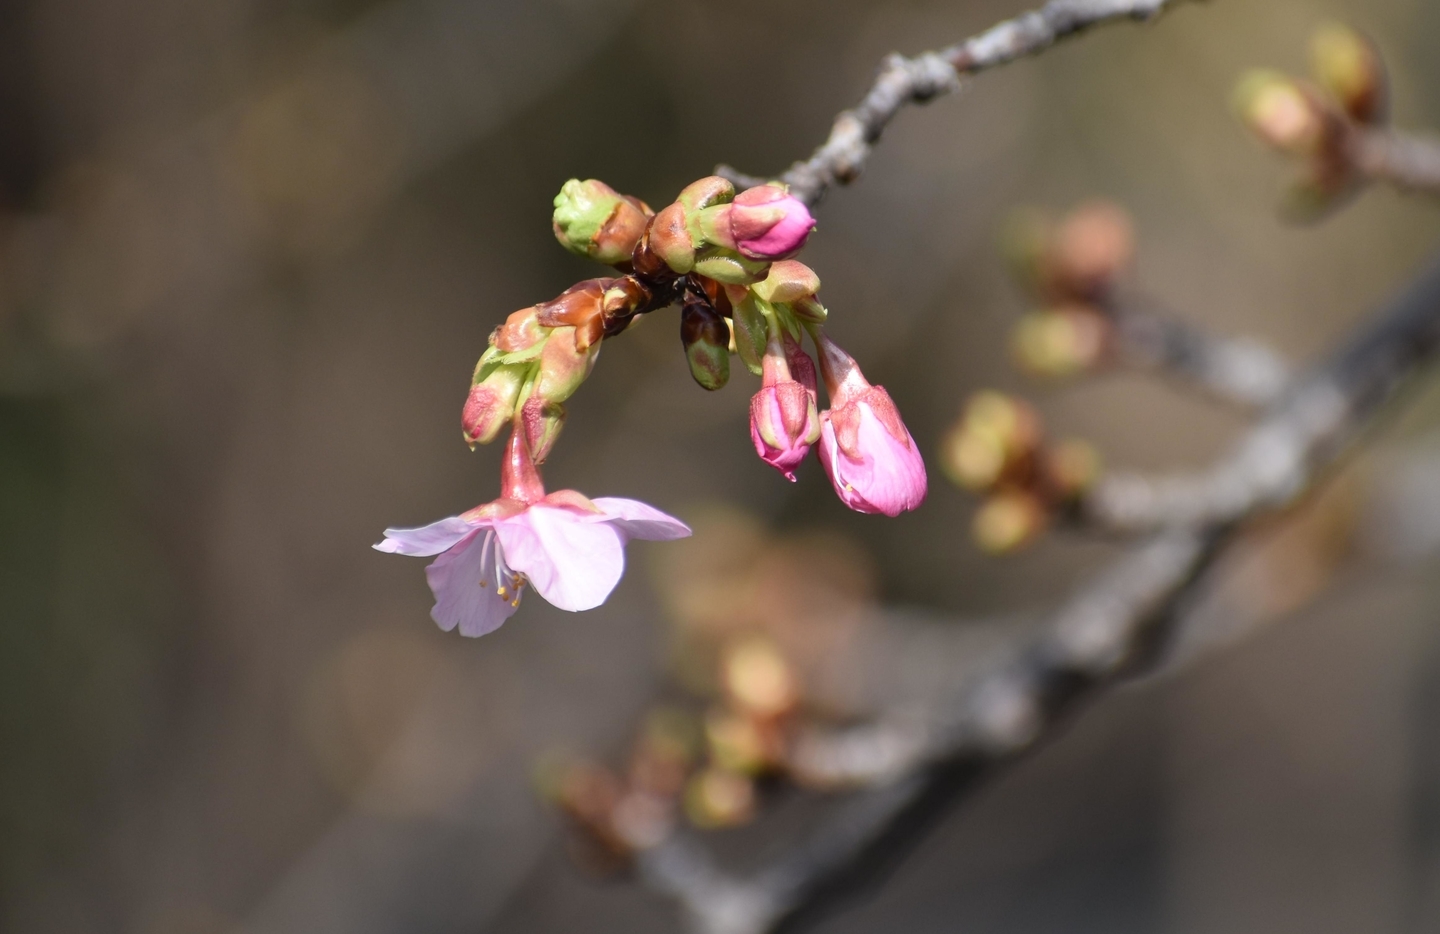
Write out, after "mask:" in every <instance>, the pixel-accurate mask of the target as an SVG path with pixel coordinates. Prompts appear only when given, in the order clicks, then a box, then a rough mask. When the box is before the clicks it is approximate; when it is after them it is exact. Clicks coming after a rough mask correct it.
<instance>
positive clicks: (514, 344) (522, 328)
mask: <svg viewBox="0 0 1440 934" xmlns="http://www.w3.org/2000/svg"><path fill="white" fill-rule="evenodd" d="M537 309H538V306H534V305H532V306H531V307H529V308H522V309H520V310H519V311H517V312H514V313H513V314H511V315H510V317H508V318H506V319H505V323H504V324H502V325H500V326H499V327H498V328H496V329H495V333H494V334H492V335H490V343H491V344H493V345H494V346H496V347H498V348H500V350H501V351H502V352H504V353H519V352H520V351H522V350H529V349H530V348H531V347H534V346H535V345H536V344H538V343H540V342H541V341H542V340H544V339H545V335H546V334H547V333H549V329H548V328H546V327H544V326H542V325H541V324H540V320H539V317H538V314H537Z"/></svg>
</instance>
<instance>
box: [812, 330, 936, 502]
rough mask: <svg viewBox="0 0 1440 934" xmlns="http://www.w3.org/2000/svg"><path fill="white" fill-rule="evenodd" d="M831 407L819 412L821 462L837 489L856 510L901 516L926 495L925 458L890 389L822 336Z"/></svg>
mask: <svg viewBox="0 0 1440 934" xmlns="http://www.w3.org/2000/svg"><path fill="white" fill-rule="evenodd" d="M818 343H819V345H820V367H821V371H822V372H823V373H824V375H825V386H826V389H827V390H828V392H829V393H830V404H831V408H830V410H828V411H826V412H822V413H821V414H820V462H821V463H822V464H824V466H825V471H826V473H828V474H829V475H830V483H831V485H832V486H834V488H835V493H836V495H837V496H839V497H840V499H841V501H842V502H844V503H845V505H847V506H849V507H850V508H851V509H853V510H855V511H856V512H866V513H882V514H884V515H887V516H898V515H899V514H900V513H902V512H906V511H908V510H911V509H915V508H917V507H919V505H920V504H921V503H922V502H924V500H925V492H926V488H927V479H926V476H925V461H924V458H922V457H921V456H920V449H919V447H918V446H917V445H916V444H915V439H914V438H913V437H911V435H910V431H909V429H907V428H906V427H905V423H904V422H903V421H901V420H900V411H899V409H897V408H896V407H895V403H894V402H893V401H892V400H891V399H890V394H889V393H887V392H886V391H885V390H884V389H883V388H882V387H880V386H872V385H870V383H869V382H867V381H866V379H865V376H864V374H862V373H861V372H860V367H859V366H858V365H857V364H856V363H855V361H854V359H853V358H851V357H850V355H849V354H847V353H845V352H844V351H843V350H841V349H840V348H839V347H837V346H836V345H835V343H834V342H833V341H831V340H830V339H829V338H827V337H825V336H824V335H823V334H821V335H819V339H818Z"/></svg>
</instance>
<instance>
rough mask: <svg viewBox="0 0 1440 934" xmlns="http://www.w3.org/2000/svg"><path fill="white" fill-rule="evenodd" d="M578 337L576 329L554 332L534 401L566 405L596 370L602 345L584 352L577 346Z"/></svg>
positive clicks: (547, 343)
mask: <svg viewBox="0 0 1440 934" xmlns="http://www.w3.org/2000/svg"><path fill="white" fill-rule="evenodd" d="M578 337H579V334H578V332H577V330H576V329H575V328H569V327H561V328H556V329H555V330H553V331H551V332H550V336H549V337H548V338H547V339H546V341H545V349H544V350H542V351H541V352H540V375H539V377H538V378H537V379H536V381H535V390H534V393H533V395H532V396H531V398H532V399H537V398H538V399H541V400H543V401H545V402H564V401H565V400H566V399H568V398H570V397H571V396H572V395H574V394H575V390H577V389H579V388H580V384H581V383H583V382H585V379H586V377H588V376H589V375H590V371H591V370H592V369H594V368H595V358H596V357H598V356H599V355H600V345H599V344H595V345H593V346H590V347H587V348H583V349H582V348H580V347H578V346H576V345H577V343H578Z"/></svg>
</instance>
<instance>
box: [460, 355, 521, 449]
mask: <svg viewBox="0 0 1440 934" xmlns="http://www.w3.org/2000/svg"><path fill="white" fill-rule="evenodd" d="M489 356H490V354H489V353H487V354H486V357H489ZM487 370H488V373H487V372H486V371H487ZM527 370H528V367H526V366H524V365H519V366H506V365H503V364H502V365H500V366H487V361H486V359H485V358H484V357H482V358H481V360H480V364H479V365H478V366H476V368H475V375H476V376H477V377H478V376H480V375H481V374H482V373H485V374H486V375H485V377H484V378H483V379H477V380H476V381H475V383H474V385H472V386H471V387H470V395H469V396H467V397H466V399H465V407H464V409H463V410H462V411H461V413H460V426H461V428H462V430H463V431H464V435H465V442H466V443H467V444H469V445H470V446H471V447H474V446H475V445H477V444H489V443H490V442H491V441H494V440H495V438H496V436H498V435H499V434H500V430H501V429H502V428H504V427H505V426H506V425H508V424H509V423H510V418H511V416H512V415H514V413H515V400H516V399H517V398H518V397H519V395H520V389H521V387H522V386H523V385H524V383H525V376H526V372H527Z"/></svg>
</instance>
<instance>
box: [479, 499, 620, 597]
mask: <svg viewBox="0 0 1440 934" xmlns="http://www.w3.org/2000/svg"><path fill="white" fill-rule="evenodd" d="M596 505H600V502H599V501H597V503H596ZM601 508H604V507H603V506H602V507H601ZM597 518H599V517H597V516H593V515H585V514H581V513H576V512H574V511H572V510H569V509H563V508H555V507H552V506H531V507H530V508H529V509H527V510H525V511H524V512H522V513H520V514H519V515H517V516H512V517H511V518H509V519H504V520H501V521H500V522H497V523H496V524H495V531H496V532H497V533H498V534H499V536H500V544H501V545H502V546H503V547H504V549H505V560H506V561H507V562H509V564H510V566H511V567H512V568H514V569H515V570H517V571H519V572H520V573H521V574H524V575H525V576H526V577H527V578H529V580H530V583H532V584H533V585H535V590H536V591H537V592H539V594H540V596H542V597H544V598H545V599H546V600H549V601H550V602H551V603H553V604H554V605H555V606H557V607H559V608H560V609H562V610H570V611H572V612H573V611H578V610H590V609H594V608H595V607H597V606H599V605H600V604H602V603H604V602H605V598H606V597H608V596H610V591H612V590H614V589H615V585H616V584H618V583H619V582H620V575H621V574H623V573H624V572H625V549H624V542H623V541H622V540H621V535H620V532H619V531H618V530H616V529H613V528H611V526H610V523H608V522H604V521H596V520H597Z"/></svg>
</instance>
